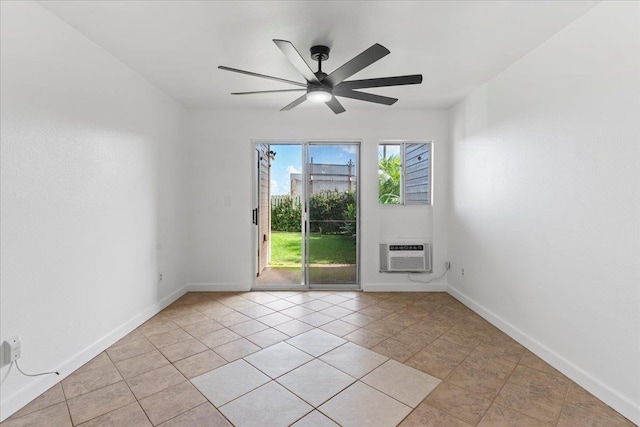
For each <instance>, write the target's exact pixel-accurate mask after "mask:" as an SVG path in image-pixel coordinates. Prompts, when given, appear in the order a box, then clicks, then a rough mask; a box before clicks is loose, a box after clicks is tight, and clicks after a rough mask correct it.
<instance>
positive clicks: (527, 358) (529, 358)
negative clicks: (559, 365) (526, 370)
mask: <svg viewBox="0 0 640 427" xmlns="http://www.w3.org/2000/svg"><path fill="white" fill-rule="evenodd" d="M520 364H521V365H525V366H528V367H530V368H533V369H536V370H538V371H542V372H546V373H547V374H552V375H562V374H561V373H560V372H558V371H557V370H556V369H555V368H554V367H553V366H551V365H549V364H548V363H547V362H545V361H544V360H542V359H540V358H539V357H538V356H536V355H535V354H533V353H531V352H530V351H526V350H525V352H524V354H523V355H522V357H521V358H520Z"/></svg>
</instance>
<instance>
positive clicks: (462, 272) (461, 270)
mask: <svg viewBox="0 0 640 427" xmlns="http://www.w3.org/2000/svg"><path fill="white" fill-rule="evenodd" d="M460 274H462V275H463V276H464V267H463V268H461V269H460Z"/></svg>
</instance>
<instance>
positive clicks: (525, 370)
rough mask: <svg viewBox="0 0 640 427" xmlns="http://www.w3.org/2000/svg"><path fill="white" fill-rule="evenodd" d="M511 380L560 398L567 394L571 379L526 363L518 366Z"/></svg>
mask: <svg viewBox="0 0 640 427" xmlns="http://www.w3.org/2000/svg"><path fill="white" fill-rule="evenodd" d="M509 381H510V382H512V383H514V384H518V385H521V386H523V387H528V388H531V389H535V390H536V391H537V392H539V393H544V394H545V395H548V396H550V397H551V398H553V399H560V400H563V399H564V398H565V396H566V395H567V391H568V390H569V384H570V381H569V379H568V378H567V377H565V376H564V375H553V374H548V373H546V372H541V371H538V370H536V369H533V368H529V367H527V366H524V365H518V366H517V367H516V369H515V370H514V371H513V373H512V374H511V377H509Z"/></svg>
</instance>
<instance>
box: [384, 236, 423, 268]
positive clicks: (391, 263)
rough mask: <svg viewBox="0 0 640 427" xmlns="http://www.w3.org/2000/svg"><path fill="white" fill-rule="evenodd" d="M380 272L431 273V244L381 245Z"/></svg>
mask: <svg viewBox="0 0 640 427" xmlns="http://www.w3.org/2000/svg"><path fill="white" fill-rule="evenodd" d="M380 271H381V272H412V271H431V245H430V244H429V243H413V242H412V243H410V242H393V243H383V244H381V245H380Z"/></svg>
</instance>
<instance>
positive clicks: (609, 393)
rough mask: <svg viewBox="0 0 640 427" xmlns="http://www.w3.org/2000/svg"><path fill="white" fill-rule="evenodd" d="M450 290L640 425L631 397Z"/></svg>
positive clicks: (637, 410)
mask: <svg viewBox="0 0 640 427" xmlns="http://www.w3.org/2000/svg"><path fill="white" fill-rule="evenodd" d="M447 291H448V292H449V294H451V295H452V296H453V297H454V298H456V299H457V300H458V301H460V302H461V303H463V304H464V305H466V306H467V307H469V308H470V309H471V310H473V311H474V312H476V313H477V314H479V315H480V316H482V317H483V318H484V319H485V320H487V321H488V322H490V323H491V324H493V325H494V326H495V327H497V328H498V329H500V330H501V331H503V332H504V333H506V334H507V335H509V336H510V337H511V338H513V339H514V340H516V341H518V342H519V343H520V344H522V345H523V346H525V347H526V348H527V349H529V350H530V351H531V352H532V353H534V354H536V355H537V356H538V357H540V358H541V359H542V360H544V361H545V362H547V363H548V364H550V365H551V366H553V367H554V368H556V369H557V370H558V371H560V372H562V373H563V374H564V375H566V376H567V377H569V378H570V379H571V380H573V381H574V382H575V383H576V384H579V385H580V386H581V387H583V388H584V389H585V390H588V391H589V392H590V393H592V394H593V395H594V396H596V397H597V398H598V399H600V400H602V401H603V402H604V403H606V404H607V405H609V406H611V407H612V408H613V409H615V410H616V411H618V412H619V413H621V414H622V415H624V416H625V417H627V418H628V419H630V420H631V421H633V422H634V423H636V424H639V425H640V405H638V404H637V403H634V402H632V401H631V400H630V399H628V398H626V397H625V396H623V395H621V394H620V393H618V392H617V391H615V390H613V389H612V388H611V387H609V386H607V385H606V384H604V383H602V382H601V381H599V380H598V379H596V378H595V377H593V376H592V375H590V374H589V373H588V372H585V371H583V370H582V369H580V368H579V367H577V366H575V365H574V364H572V363H571V362H569V361H568V360H567V359H565V358H563V357H562V356H560V355H559V354H557V353H555V352H554V351H553V350H551V349H550V348H548V347H546V346H545V345H543V344H541V343H540V342H539V341H537V340H536V339H535V338H533V337H531V336H529V335H527V334H526V333H524V332H523V331H521V330H520V329H518V328H517V327H516V326H514V325H512V324H511V323H509V322H508V321H506V320H504V319H503V318H501V317H500V316H498V315H496V314H495V313H494V312H492V311H491V310H489V309H487V308H486V307H484V306H483V305H481V304H479V303H477V302H476V301H475V300H473V299H471V298H469V297H467V296H466V295H465V294H463V293H462V292H460V291H458V290H457V289H455V288H453V287H451V286H448V287H447Z"/></svg>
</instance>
